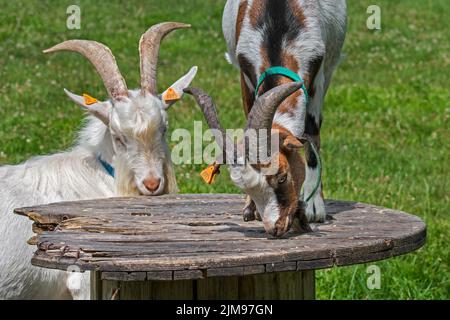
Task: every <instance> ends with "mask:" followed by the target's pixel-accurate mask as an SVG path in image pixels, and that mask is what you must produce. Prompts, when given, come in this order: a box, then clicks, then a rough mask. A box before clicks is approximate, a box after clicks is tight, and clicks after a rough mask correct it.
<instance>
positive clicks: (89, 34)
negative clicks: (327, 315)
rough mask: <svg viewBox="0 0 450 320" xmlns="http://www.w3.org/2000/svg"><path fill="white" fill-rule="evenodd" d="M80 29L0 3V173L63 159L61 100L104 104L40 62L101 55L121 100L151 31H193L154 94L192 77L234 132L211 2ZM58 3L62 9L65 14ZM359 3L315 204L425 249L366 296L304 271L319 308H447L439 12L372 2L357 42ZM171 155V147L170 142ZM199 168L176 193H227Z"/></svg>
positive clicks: (129, 4) (237, 116) (333, 100)
mask: <svg viewBox="0 0 450 320" xmlns="http://www.w3.org/2000/svg"><path fill="white" fill-rule="evenodd" d="M72 3H75V4H79V5H80V7H81V9H82V25H81V30H73V31H70V30H67V29H66V27H65V23H66V13H65V11H66V8H67V5H68V4H67V3H65V2H63V1H48V0H47V1H6V0H0V141H1V143H0V163H18V162H20V161H23V160H25V159H27V158H29V157H31V156H33V155H38V154H46V153H51V152H55V151H58V150H62V149H65V148H67V147H69V146H71V144H72V142H73V139H74V135H75V133H76V131H77V129H78V128H79V127H80V125H81V122H82V117H83V114H82V111H81V110H80V109H79V108H78V107H76V106H75V105H74V104H73V103H71V102H70V101H69V100H68V99H67V98H66V97H65V95H64V93H63V91H62V89H63V88H64V87H66V88H68V89H71V90H73V91H75V92H78V93H83V92H87V93H90V94H92V95H93V96H96V97H99V98H102V97H105V94H106V92H105V90H104V87H103V84H102V83H101V80H100V79H99V77H98V76H97V75H96V74H95V72H94V70H93V68H92V66H91V65H90V64H89V63H88V62H86V61H85V60H84V59H83V58H81V57H80V56H78V55H76V54H73V53H60V54H55V55H52V56H46V55H44V54H42V52H41V51H42V50H43V49H45V48H47V47H50V46H51V45H53V44H55V43H58V42H60V41H62V40H65V39H73V38H85V39H93V40H97V41H100V42H103V43H105V44H107V45H108V46H109V47H110V48H111V49H112V51H113V52H114V53H115V55H116V58H117V60H118V64H119V66H120V68H121V70H122V73H123V74H124V76H125V78H126V79H127V83H128V86H129V87H136V86H138V83H139V67H138V66H139V58H138V50H137V47H138V41H139V37H140V35H141V34H142V33H143V32H144V31H145V30H146V29H147V27H149V26H150V25H152V24H154V23H157V22H161V21H169V20H172V21H182V22H188V23H192V25H193V28H192V29H191V30H180V31H177V32H175V33H174V34H173V35H171V36H170V37H169V38H168V39H167V40H166V41H165V42H164V44H163V46H162V49H161V57H160V65H159V71H160V72H159V87H160V88H161V89H163V88H165V87H166V86H168V85H169V84H170V83H172V82H173V81H174V80H176V79H177V78H178V77H179V76H181V75H182V74H184V72H186V71H187V70H188V69H189V67H191V66H192V65H198V66H199V68H200V69H199V73H198V76H197V79H196V80H195V85H196V86H200V87H203V88H204V89H205V90H206V91H208V92H209V93H210V94H211V95H212V96H213V97H214V98H215V100H216V102H217V104H218V107H219V113H220V116H221V118H222V121H223V123H224V125H225V126H227V127H230V128H234V127H238V126H242V125H243V124H244V115H243V111H242V107H241V98H240V85H239V75H238V72H237V71H236V70H235V69H234V68H233V67H231V66H230V65H228V64H227V62H226V61H225V59H224V58H223V54H224V52H225V44H224V41H223V39H222V34H221V14H222V9H223V4H224V1H216V0H208V1H204V0H189V1H188V0H164V1H151V0H149V1H138V0H133V1H108V2H107V5H106V4H100V3H99V2H98V1H72ZM72 3H71V4H72ZM370 4H372V2H371V1H365V0H363V1H356V0H353V1H348V6H349V28H348V36H347V40H346V45H345V48H344V52H345V55H346V57H345V59H344V60H343V61H342V63H341V65H340V67H339V69H338V71H337V72H336V74H335V77H334V80H333V83H332V85H331V88H330V90H329V93H328V96H327V99H326V105H325V111H324V124H323V130H322V145H323V158H324V165H325V171H324V189H325V195H326V197H327V198H335V199H351V200H357V201H362V202H368V203H373V204H377V205H382V206H387V207H391V208H394V209H398V210H403V211H406V212H410V213H413V214H416V215H418V216H420V217H421V218H422V219H424V220H425V221H426V223H427V225H428V239H427V244H426V245H425V247H424V248H423V249H421V250H419V251H418V252H416V253H412V254H408V255H406V256H402V257H397V258H393V259H389V260H387V261H382V262H378V263H377V265H378V266H379V267H380V268H381V272H382V283H381V289H380V290H369V289H367V287H366V280H367V277H368V274H367V273H366V265H359V266H353V267H345V268H334V269H330V270H321V271H318V272H317V276H318V281H317V286H318V287H317V296H318V298H320V299H331V298H332V299H432V298H435V299H448V298H450V294H449V292H450V277H449V268H448V263H449V250H448V247H449V246H448V243H449V237H448V233H449V231H448V230H449V227H450V225H449V218H448V215H449V211H450V210H449V209H450V208H449V186H448V180H449V175H448V172H449V161H448V159H449V157H448V155H449V149H448V143H449V141H450V136H449V130H448V129H449V117H450V105H449V104H450V103H449V101H450V99H449V98H450V94H449V88H450V81H449V76H448V75H449V74H450V68H449V62H450V56H449V54H450V50H449V49H450V48H449V46H450V42H449V41H448V39H449V38H450V31H449V29H448V27H447V23H446V20H447V19H446V18H445V15H446V14H447V13H448V12H449V9H450V3H449V2H448V1H446V0H433V1H424V0H400V1H387V0H383V1H381V0H379V1H377V4H378V5H379V6H380V7H381V9H382V30H381V31H370V30H367V28H366V24H365V19H366V18H367V14H366V8H367V6H368V5H370ZM169 114H170V126H171V129H172V130H173V129H174V128H180V127H181V128H187V129H190V130H191V129H192V128H193V121H194V120H198V121H201V120H202V119H203V117H202V115H201V114H200V112H199V109H198V108H197V107H196V106H195V103H194V102H193V100H192V99H190V98H186V99H184V101H182V102H181V103H178V104H177V105H175V106H174V107H173V109H172V110H171V111H170V112H169ZM172 145H173V143H172ZM201 168H202V166H198V165H183V166H179V167H177V175H178V181H179V185H180V188H181V191H182V192H183V193H191V192H192V193H198V192H238V190H237V189H236V188H235V187H234V186H233V185H232V184H231V182H230V180H229V178H228V175H227V174H226V172H224V173H223V174H221V175H220V177H219V178H218V179H217V182H216V183H215V184H214V185H213V186H212V187H210V186H207V185H205V184H204V183H202V181H201V179H200V177H199V175H198V173H199V171H200V170H201Z"/></svg>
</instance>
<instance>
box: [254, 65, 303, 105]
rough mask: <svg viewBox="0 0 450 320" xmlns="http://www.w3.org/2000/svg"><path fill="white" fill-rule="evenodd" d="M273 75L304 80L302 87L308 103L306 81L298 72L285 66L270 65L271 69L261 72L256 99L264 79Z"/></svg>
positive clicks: (298, 80)
mask: <svg viewBox="0 0 450 320" xmlns="http://www.w3.org/2000/svg"><path fill="white" fill-rule="evenodd" d="M273 75H281V76H285V77H287V78H289V79H291V80H293V81H295V82H302V87H301V89H302V90H303V93H304V94H305V98H306V103H308V91H307V90H306V87H305V81H303V79H302V77H300V76H299V75H298V74H297V73H295V72H294V71H292V70H290V69H288V68H285V67H270V68H269V69H267V70H266V71H264V72H263V73H262V74H261V76H260V77H259V80H258V84H257V85H256V89H255V99H256V97H257V96H258V91H259V88H260V87H261V85H262V84H263V82H264V80H265V79H266V78H267V77H269V76H273Z"/></svg>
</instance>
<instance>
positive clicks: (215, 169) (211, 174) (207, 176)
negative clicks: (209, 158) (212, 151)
mask: <svg viewBox="0 0 450 320" xmlns="http://www.w3.org/2000/svg"><path fill="white" fill-rule="evenodd" d="M219 167H220V165H218V164H215V163H214V164H212V165H210V166H208V167H207V168H206V169H204V170H203V171H202V172H201V173H200V176H201V177H202V178H203V180H204V181H205V182H206V183H207V184H213V183H214V178H215V176H216V175H218V174H219V173H220V170H219Z"/></svg>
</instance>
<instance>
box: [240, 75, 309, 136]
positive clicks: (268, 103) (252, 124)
mask: <svg viewBox="0 0 450 320" xmlns="http://www.w3.org/2000/svg"><path fill="white" fill-rule="evenodd" d="M301 86H302V83H301V82H290V83H286V84H283V85H281V86H278V87H275V88H273V89H271V90H269V91H268V92H266V93H265V94H263V95H262V96H260V97H259V98H258V99H257V100H256V102H255V104H254V105H253V108H252V109H251V111H250V114H249V115H248V121H247V127H246V130H247V129H255V130H259V129H270V128H271V127H272V121H273V117H274V116H275V112H276V111H277V108H278V106H279V105H280V104H281V103H282V102H283V101H284V99H286V98H287V97H289V96H290V95H291V94H292V93H294V92H295V91H297V90H299V89H300V88H301Z"/></svg>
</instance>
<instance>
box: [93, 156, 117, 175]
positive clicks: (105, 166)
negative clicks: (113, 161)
mask: <svg viewBox="0 0 450 320" xmlns="http://www.w3.org/2000/svg"><path fill="white" fill-rule="evenodd" d="M97 159H98V161H99V162H100V164H101V165H102V167H103V169H105V170H106V172H108V174H109V175H110V176H111V177H113V178H114V176H115V170H114V168H113V166H112V165H110V164H109V163H108V162H106V161H105V160H103V159H102V158H101V157H100V156H98V157H97Z"/></svg>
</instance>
